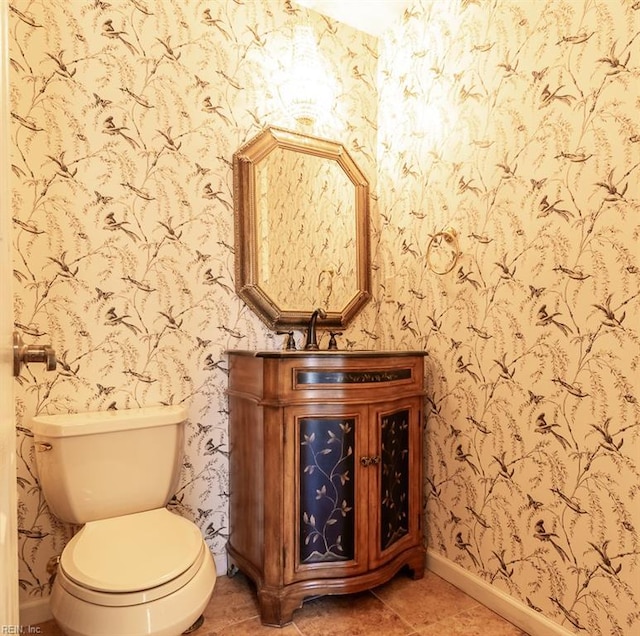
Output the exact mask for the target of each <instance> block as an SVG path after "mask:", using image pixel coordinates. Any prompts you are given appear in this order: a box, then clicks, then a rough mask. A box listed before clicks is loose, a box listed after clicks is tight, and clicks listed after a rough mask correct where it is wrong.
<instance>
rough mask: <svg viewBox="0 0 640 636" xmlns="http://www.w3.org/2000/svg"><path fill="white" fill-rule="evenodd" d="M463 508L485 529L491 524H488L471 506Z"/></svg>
mask: <svg viewBox="0 0 640 636" xmlns="http://www.w3.org/2000/svg"><path fill="white" fill-rule="evenodd" d="M465 508H466V509H467V510H468V511H469V512H470V513H471V516H472V517H473V518H474V519H475V520H476V521H477V522H478V523H479V524H480V525H481V526H482V527H483V528H485V529H486V530H488V529H489V528H491V525H490V524H489V522H488V521H487V520H486V519H485V518H484V517H483V516H482V515H481V514H479V513H477V512H476V511H475V510H474V509H473V508H471V507H470V506H465Z"/></svg>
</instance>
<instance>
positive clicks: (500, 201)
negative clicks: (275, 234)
mask: <svg viewBox="0 0 640 636" xmlns="http://www.w3.org/2000/svg"><path fill="white" fill-rule="evenodd" d="M444 4H447V5H449V6H448V7H445V6H444ZM380 60H381V68H380V78H381V81H380V83H379V88H380V106H379V108H380V113H381V116H380V129H379V145H380V151H379V153H378V158H379V172H378V188H379V193H380V200H379V202H378V210H379V214H380V219H381V224H382V226H381V239H380V243H381V246H382V247H381V250H382V251H383V252H384V256H383V257H382V258H381V259H380V263H381V267H382V268H383V270H384V273H383V277H382V278H381V284H384V285H385V297H384V300H383V304H382V306H381V308H380V316H381V320H380V325H379V328H378V330H377V332H378V333H380V334H381V336H382V340H383V343H382V346H383V347H384V346H387V347H389V346H394V347H397V348H404V347H410V346H416V345H419V346H421V347H424V348H425V349H426V350H427V351H428V352H429V354H430V355H429V358H428V362H427V373H428V374H429V376H430V377H429V380H428V381H429V398H428V421H427V444H426V448H427V453H426V459H425V475H426V483H425V496H426V528H427V534H428V537H427V541H428V545H429V547H430V550H432V551H434V552H436V553H438V554H439V555H441V556H443V557H445V558H446V559H449V560H451V561H454V562H455V563H457V564H458V565H460V566H461V567H462V568H464V569H465V570H468V571H470V572H473V573H475V574H476V575H477V576H479V577H481V578H482V579H483V580H484V581H486V582H487V583H490V584H492V585H494V586H496V587H497V588H499V589H500V590H502V591H504V592H506V593H507V594H509V595H510V596H512V597H514V598H516V599H519V600H520V601H521V602H522V603H526V604H527V605H528V606H529V607H530V608H532V609H533V610H535V611H538V612H542V613H543V614H544V615H545V616H547V617H549V618H551V619H553V620H554V621H555V622H557V623H559V624H561V625H562V626H563V627H564V628H565V629H566V630H568V631H569V632H576V633H583V634H590V635H596V634H598V635H603V636H605V635H623V634H625V635H630V634H632V633H635V632H636V631H637V630H638V629H639V622H640V620H639V619H640V614H639V611H638V607H639V603H640V569H639V566H640V558H639V557H640V544H639V539H640V537H639V532H640V507H639V506H638V489H639V487H640V473H639V471H640V466H639V461H638V460H639V458H640V440H639V433H640V417H639V414H640V404H639V399H640V392H639V382H638V378H639V375H638V364H639V362H640V348H639V346H638V336H639V333H638V325H640V315H639V314H640V312H639V310H638V308H639V306H640V267H639V266H640V262H639V258H638V257H639V244H640V243H639V240H638V239H639V234H640V215H639V212H640V201H639V199H638V194H639V193H638V185H639V182H640V179H639V174H640V120H639V118H638V112H639V110H638V109H639V106H640V94H639V90H638V86H640V7H639V6H638V4H637V3H632V2H623V1H620V2H617V1H605V2H595V1H590V0H585V1H562V0H557V1H556V0H549V1H540V2H528V1H515V0H513V1H497V2H472V1H468V2H453V3H441V2H440V3H439V2H434V3H428V2H422V3H417V4H416V5H415V6H414V7H413V9H411V10H410V11H409V12H408V13H407V14H405V20H404V24H403V25H402V27H401V28H399V29H397V31H396V32H395V33H394V34H392V35H390V36H389V37H388V38H385V39H384V42H383V46H382V48H381V51H380ZM397 104H402V109H401V110H399V109H397V108H396V109H395V111H393V116H387V115H388V114H390V113H391V112H392V108H393V107H394V106H396V105H397ZM449 227H451V228H453V229H455V230H456V231H457V232H458V236H459V241H460V252H461V254H460V259H459V261H458V263H457V265H456V267H455V268H454V270H453V271H452V272H451V273H450V274H448V275H446V276H437V275H434V274H433V273H432V272H430V271H429V270H428V269H425V267H424V256H425V251H426V248H427V245H428V242H429V237H430V236H431V235H433V234H434V233H436V232H439V231H443V230H445V229H447V228H449Z"/></svg>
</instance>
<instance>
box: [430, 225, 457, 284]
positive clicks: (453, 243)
mask: <svg viewBox="0 0 640 636" xmlns="http://www.w3.org/2000/svg"><path fill="white" fill-rule="evenodd" d="M443 241H444V245H443ZM447 245H448V246H449V248H450V249H449V250H447V253H446V254H445V257H446V256H448V257H449V258H448V259H447V260H445V261H444V262H443V263H438V264H437V265H435V264H434V263H433V256H434V251H435V250H437V249H439V248H441V247H443V246H444V247H446V246H447ZM459 257H460V244H459V243H458V233H457V232H456V231H455V230H454V229H453V228H449V229H448V230H444V231H443V232H436V233H435V234H434V235H433V236H432V237H431V240H430V241H429V245H428V246H427V255H426V256H425V260H426V262H427V267H428V268H429V269H430V270H431V271H432V272H433V273H434V274H439V275H440V276H442V275H443V274H448V273H449V272H450V271H451V270H452V269H453V268H454V267H455V266H456V263H457V262H458V258H459Z"/></svg>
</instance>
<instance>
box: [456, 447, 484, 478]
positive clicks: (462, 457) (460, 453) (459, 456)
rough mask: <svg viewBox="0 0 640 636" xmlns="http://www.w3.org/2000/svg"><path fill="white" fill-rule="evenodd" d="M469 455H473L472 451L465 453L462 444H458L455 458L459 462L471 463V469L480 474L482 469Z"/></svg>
mask: <svg viewBox="0 0 640 636" xmlns="http://www.w3.org/2000/svg"><path fill="white" fill-rule="evenodd" d="M469 457H472V455H471V453H465V452H464V450H463V449H462V444H458V446H456V454H455V457H454V459H455V460H456V461H457V462H465V463H466V464H469V466H470V467H471V469H472V470H473V472H474V473H476V475H479V474H480V470H479V469H478V467H477V466H476V465H475V464H474V463H473V462H472V461H471V460H470V459H469Z"/></svg>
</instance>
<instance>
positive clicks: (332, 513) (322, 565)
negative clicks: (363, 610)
mask: <svg viewBox="0 0 640 636" xmlns="http://www.w3.org/2000/svg"><path fill="white" fill-rule="evenodd" d="M368 429H369V422H368V415H367V407H365V406H355V407H353V408H348V407H345V406H331V405H315V406H301V407H291V408H287V409H286V410H285V464H290V465H291V471H290V475H287V476H285V485H284V487H285V510H289V511H290V512H291V514H292V516H293V519H292V521H293V523H290V524H288V526H289V527H288V528H285V530H286V531H289V528H291V531H290V536H289V541H288V542H287V548H286V549H285V570H286V577H287V578H288V579H289V580H290V581H292V580H300V579H304V578H317V577H319V576H320V577H321V576H323V570H324V576H336V570H335V567H336V566H340V569H341V571H343V572H344V573H345V574H344V575H345V576H347V573H348V574H355V573H358V572H364V571H366V569H367V562H368V555H367V550H366V545H367V540H366V537H367V534H368V519H367V516H368V505H367V496H368V491H369V487H368V483H367V482H368V473H367V472H366V470H365V469H364V468H363V466H362V465H361V461H360V460H361V457H362V456H363V455H366V453H367V452H368V450H367V445H368V439H369V430H368ZM287 516H288V515H287V513H286V512H285V517H287Z"/></svg>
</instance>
